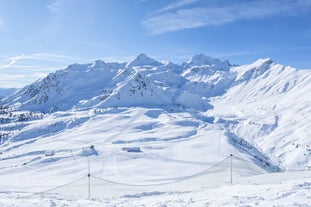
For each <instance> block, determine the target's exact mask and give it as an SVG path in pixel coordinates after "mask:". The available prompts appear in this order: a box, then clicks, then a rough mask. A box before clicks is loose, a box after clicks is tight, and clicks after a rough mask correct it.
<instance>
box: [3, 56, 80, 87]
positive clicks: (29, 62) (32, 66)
mask: <svg viewBox="0 0 311 207" xmlns="http://www.w3.org/2000/svg"><path fill="white" fill-rule="evenodd" d="M78 61H81V59H80V58H75V57H70V56H64V55H59V54H54V53H35V54H28V55H18V56H14V57H4V56H3V57H1V58H0V77H1V79H0V87H22V86H24V85H26V84H29V83H31V82H33V81H35V80H37V79H38V78H41V77H44V76H45V75H47V74H48V73H50V72H53V71H55V70H58V69H61V68H64V67H66V66H67V65H69V64H72V63H74V62H78Z"/></svg>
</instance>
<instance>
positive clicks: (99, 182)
mask: <svg viewBox="0 0 311 207" xmlns="http://www.w3.org/2000/svg"><path fill="white" fill-rule="evenodd" d="M3 91H4V92H3V93H0V95H1V94H4V95H3V97H4V98H2V99H1V109H0V135H1V140H0V144H1V145H0V158H1V160H0V173H1V177H0V185H1V191H0V206H1V205H2V206H14V205H16V206H20V205H22V204H25V203H26V204H27V205H26V206H37V204H38V203H39V204H41V205H42V206H62V205H63V206H254V205H259V206H267V205H270V204H268V203H269V202H275V203H276V204H279V205H280V206H288V205H289V206H291V205H297V206H310V205H311V197H310V194H309V191H310V189H311V171H308V170H309V169H310V168H311V139H310V137H311V134H310V130H309V128H310V123H311V118H310V116H309V115H310V114H311V104H310V103H311V98H310V96H308V92H309V91H311V71H309V70H298V69H295V68H292V67H290V66H283V65H280V64H278V63H275V62H273V61H272V60H271V59H269V58H267V59H259V60H257V61H255V62H254V63H251V64H248V65H241V66H237V65H233V64H231V63H229V62H228V61H221V60H219V59H214V58H211V57H208V56H205V55H195V56H193V57H192V58H191V59H190V60H189V61H188V62H186V63H183V64H180V65H178V64H174V63H172V62H159V61H157V60H154V59H152V58H150V57H148V56H146V55H144V54H140V55H139V56H137V57H136V58H135V59H133V60H132V61H130V62H127V63H106V62H103V61H101V60H97V61H95V62H93V63H88V64H73V65H70V66H68V67H67V68H65V69H61V70H58V71H55V72H54V73H51V74H49V75H48V76H46V77H45V78H42V79H40V80H38V81H36V82H34V83H32V84H30V85H28V86H25V87H24V88H22V89H19V90H17V91H13V90H11V91H8V92H6V90H3ZM0 92H1V91H0ZM230 155H233V156H230ZM88 165H90V166H88ZM232 168H233V169H232ZM88 170H90V171H91V172H88ZM294 171H295V172H294ZM88 173H90V174H91V175H92V176H93V177H92V176H91V178H92V183H93V185H94V186H92V192H91V197H92V198H93V199H91V200H87V197H88V193H89V194H90V192H87V191H86V189H87V184H88V181H87V177H86V176H87V174H88ZM79 178H82V180H83V179H84V178H85V179H84V180H83V182H82V181H81V182H82V183H80V184H79V185H78V184H77V185H76V186H74V185H73V186H71V184H72V183H71V181H77V183H79V182H80V179H79ZM108 181H109V182H108ZM67 183H68V184H69V185H68V188H66V186H63V185H64V184H67ZM123 184H128V186H126V185H123ZM160 184H165V185H163V187H161V185H160ZM172 184H173V185H172ZM159 185H160V186H159ZM256 185H258V186H256ZM70 186H71V187H70ZM77 186H78V187H77ZM81 186H84V187H83V190H81V188H82V187H81ZM105 186H109V187H106V188H105ZM54 188H55V189H54ZM48 189H52V190H51V191H46V190H48ZM66 189H67V190H66ZM68 189H69V190H68ZM96 189H97V190H96ZM249 189H250V190H251V192H249V191H248V190H249ZM55 190H56V191H55ZM43 191H46V192H44V193H38V194H36V192H43ZM68 191H69V192H68ZM81 191H83V192H81ZM223 192H227V193H228V195H227V196H225V197H224V198H223V199H222V196H223V195H222V193H223ZM47 193H54V194H53V196H55V194H56V195H57V196H56V198H55V197H54V198H53V197H49V195H50V194H47ZM38 195H39V198H38ZM63 195H66V196H64V197H62V196H63ZM40 196H41V197H40ZM58 196H59V197H58ZM213 196H214V198H213V199H211V197H213ZM16 198H19V199H18V200H17V202H15V201H14V199H16ZM160 198H161V199H160ZM13 201H14V202H13ZM238 201H239V202H238ZM295 202H296V203H295Z"/></svg>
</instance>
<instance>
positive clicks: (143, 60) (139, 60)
mask: <svg viewBox="0 0 311 207" xmlns="http://www.w3.org/2000/svg"><path fill="white" fill-rule="evenodd" d="M144 65H149V66H159V65H162V63H160V62H158V61H156V60H154V59H152V58H150V57H148V56H147V55H145V54H143V53H141V54H140V55H138V56H137V57H136V58H135V59H134V60H132V61H130V62H128V64H127V65H126V67H127V68H129V67H133V66H144Z"/></svg>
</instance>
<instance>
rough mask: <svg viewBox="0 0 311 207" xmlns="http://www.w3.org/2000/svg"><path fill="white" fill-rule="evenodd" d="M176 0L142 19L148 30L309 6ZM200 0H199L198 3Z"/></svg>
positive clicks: (298, 0) (280, 0)
mask: <svg viewBox="0 0 311 207" xmlns="http://www.w3.org/2000/svg"><path fill="white" fill-rule="evenodd" d="M216 2H217V1H208V2H207V1H205V0H180V1H176V2H175V4H168V5H167V6H165V7H163V8H162V9H160V10H158V11H157V12H156V13H155V14H154V15H152V16H150V17H149V18H147V19H146V20H144V21H143V22H142V24H143V26H144V27H145V28H147V29H148V30H149V31H150V32H151V34H161V33H166V32H172V31H178V30H183V29H191V28H197V27H202V26H217V25H222V24H227V23H230V22H234V21H238V20H241V19H252V18H265V17H269V16H273V15H280V14H285V15H288V14H290V13H291V14H296V13H298V12H300V11H302V10H306V9H309V10H310V7H311V1H310V0H265V1H261V0H249V1H242V0H238V1H223V3H222V4H219V3H216ZM198 3H200V4H198Z"/></svg>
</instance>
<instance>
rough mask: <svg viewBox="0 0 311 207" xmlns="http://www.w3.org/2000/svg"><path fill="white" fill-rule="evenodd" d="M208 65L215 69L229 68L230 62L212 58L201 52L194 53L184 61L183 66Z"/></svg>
mask: <svg viewBox="0 0 311 207" xmlns="http://www.w3.org/2000/svg"><path fill="white" fill-rule="evenodd" d="M203 65H209V66H212V67H214V68H215V69H217V70H229V67H230V63H229V61H227V60H226V61H221V60H219V59H217V58H212V57H210V56H206V55H203V54H198V55H194V56H193V57H192V58H191V59H190V60H188V61H187V62H186V63H184V66H186V67H189V66H203Z"/></svg>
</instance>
